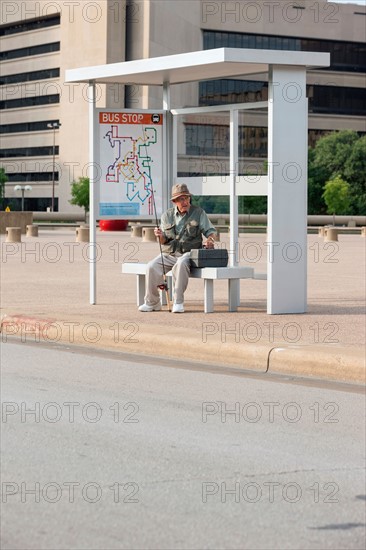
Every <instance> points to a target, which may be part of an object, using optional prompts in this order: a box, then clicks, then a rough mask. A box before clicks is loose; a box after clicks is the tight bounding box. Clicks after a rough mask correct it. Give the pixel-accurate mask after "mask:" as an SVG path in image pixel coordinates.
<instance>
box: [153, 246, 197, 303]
mask: <svg viewBox="0 0 366 550" xmlns="http://www.w3.org/2000/svg"><path fill="white" fill-rule="evenodd" d="M163 257H164V267H165V273H167V272H168V271H170V270H171V269H172V268H173V269H172V273H173V285H174V295H173V298H174V302H175V303H176V304H183V302H184V292H185V291H186V288H187V286H188V279H189V272H190V263H189V252H186V253H185V254H179V253H175V254H174V255H173V254H163ZM163 282H164V279H163V263H162V261H161V255H160V254H159V256H156V258H154V259H153V260H151V262H149V263H148V264H147V269H146V294H145V304H147V305H149V306H154V305H156V304H157V303H158V302H159V301H160V294H159V289H158V285H161V284H162V283H163Z"/></svg>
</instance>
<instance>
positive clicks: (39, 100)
mask: <svg viewBox="0 0 366 550" xmlns="http://www.w3.org/2000/svg"><path fill="white" fill-rule="evenodd" d="M51 103H60V94H52V95H39V96H33V97H20V98H18V99H6V100H4V101H0V109H20V108H22V107H37V106H38V105H49V104H51Z"/></svg>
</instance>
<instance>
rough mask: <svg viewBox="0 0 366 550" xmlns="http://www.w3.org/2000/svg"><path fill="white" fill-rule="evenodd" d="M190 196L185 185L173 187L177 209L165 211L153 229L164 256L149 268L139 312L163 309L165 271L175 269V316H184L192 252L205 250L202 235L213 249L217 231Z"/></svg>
mask: <svg viewBox="0 0 366 550" xmlns="http://www.w3.org/2000/svg"><path fill="white" fill-rule="evenodd" d="M191 196H192V195H191V193H190V192H189V190H188V187H187V186H186V185H185V184H177V185H174V186H173V188H172V196H171V200H172V202H173V203H174V206H173V208H169V209H168V210H167V211H166V212H164V214H163V215H162V216H161V225H160V227H159V228H158V227H156V228H155V230H154V233H155V235H156V237H158V238H159V240H160V243H161V245H162V251H163V254H162V255H161V254H159V256H157V257H156V258H155V259H154V260H152V261H151V262H149V263H148V265H147V271H146V294H145V303H144V304H143V305H142V306H140V307H139V310H140V311H144V312H147V311H149V312H150V311H160V310H161V303H160V296H159V285H161V284H163V282H164V279H163V270H164V268H165V272H168V271H170V270H171V269H172V268H173V269H172V272H173V282H174V304H173V313H184V292H185V290H186V288H187V286H188V279H189V270H190V262H189V253H190V250H192V249H193V248H202V245H203V241H202V235H204V236H205V237H207V240H206V242H205V246H206V248H214V242H215V239H214V237H215V235H216V229H215V228H214V226H213V225H212V223H211V222H210V220H209V219H208V217H207V214H206V212H205V211H204V210H202V208H200V207H198V206H193V205H192V204H191ZM162 256H163V261H162ZM163 262H164V267H163Z"/></svg>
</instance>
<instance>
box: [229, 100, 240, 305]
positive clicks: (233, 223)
mask: <svg viewBox="0 0 366 550" xmlns="http://www.w3.org/2000/svg"><path fill="white" fill-rule="evenodd" d="M238 135H239V111H238V110H237V109H231V110H230V254H229V265H230V266H231V267H235V266H237V265H238V258H237V249H238V242H239V228H238V196H237V194H236V182H237V177H238V176H239V147H238ZM230 296H231V301H232V303H233V304H236V305H237V306H238V305H239V304H240V280H239V279H238V280H235V281H231V288H230Z"/></svg>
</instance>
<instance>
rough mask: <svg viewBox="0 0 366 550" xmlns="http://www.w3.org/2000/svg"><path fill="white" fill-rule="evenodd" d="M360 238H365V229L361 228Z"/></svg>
mask: <svg viewBox="0 0 366 550" xmlns="http://www.w3.org/2000/svg"><path fill="white" fill-rule="evenodd" d="M361 237H366V227H361Z"/></svg>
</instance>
